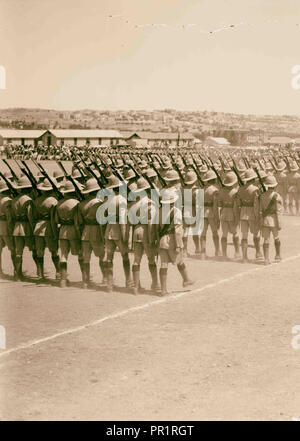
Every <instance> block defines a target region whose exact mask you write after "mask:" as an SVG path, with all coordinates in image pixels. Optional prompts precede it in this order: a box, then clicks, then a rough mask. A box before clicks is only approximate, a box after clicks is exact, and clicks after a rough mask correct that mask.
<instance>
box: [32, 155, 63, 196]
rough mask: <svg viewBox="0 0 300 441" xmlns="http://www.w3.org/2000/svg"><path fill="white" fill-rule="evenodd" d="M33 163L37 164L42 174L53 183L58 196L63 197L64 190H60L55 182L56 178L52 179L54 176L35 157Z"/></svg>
mask: <svg viewBox="0 0 300 441" xmlns="http://www.w3.org/2000/svg"><path fill="white" fill-rule="evenodd" d="M33 163H34V164H35V165H36V167H38V168H39V169H40V171H41V173H42V175H43V176H44V177H45V178H46V179H48V181H49V182H50V184H51V185H52V188H53V191H54V193H55V194H56V196H57V197H58V199H62V198H63V197H64V196H63V194H62V192H61V191H60V190H59V188H58V187H57V185H56V184H55V182H54V180H53V179H52V177H51V176H50V175H48V173H47V172H46V170H45V168H44V167H43V166H42V164H39V163H38V162H36V161H35V160H34V159H33Z"/></svg>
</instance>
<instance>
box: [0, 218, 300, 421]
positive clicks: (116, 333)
mask: <svg viewBox="0 0 300 441" xmlns="http://www.w3.org/2000/svg"><path fill="white" fill-rule="evenodd" d="M299 228H300V217H297V216H284V217H283V230H282V255H283V261H282V262H281V263H279V264H275V263H273V264H272V265H269V266H264V265H263V264H257V262H255V261H254V260H253V261H251V262H250V263H249V264H241V263H240V262H236V261H233V260H231V261H229V262H221V261H217V260H215V258H211V259H208V260H206V261H204V262H202V261H199V260H197V259H196V258H195V257H193V256H191V257H190V258H188V259H187V260H186V262H187V265H188V267H189V270H190V273H191V274H192V275H193V277H194V278H195V279H197V282H196V283H195V285H194V286H193V287H192V290H190V291H185V290H184V289H183V288H181V282H180V275H179V273H178V271H177V269H176V267H173V268H171V269H170V273H169V274H170V275H169V282H168V283H169V288H170V291H171V293H170V295H169V296H167V297H163V298H161V297H157V296H154V295H153V294H151V293H150V292H149V291H147V289H149V287H150V283H151V282H150V275H149V271H148V267H147V263H146V260H143V263H142V271H141V273H142V286H143V287H144V288H145V291H144V293H143V294H141V295H138V296H133V295H132V294H131V293H130V292H128V291H127V290H126V289H125V288H123V286H124V274H123V270H121V268H122V265H121V258H120V256H119V255H118V256H117V262H116V263H115V285H116V287H115V290H114V292H113V293H110V294H109V293H107V292H105V289H104V288H101V286H99V284H100V272H99V270H98V268H97V262H96V259H94V260H93V265H92V266H93V268H92V271H91V274H93V281H94V282H95V288H93V289H89V290H82V289H80V283H79V282H80V271H79V267H78V263H77V261H76V259H75V258H73V260H72V261H71V262H72V263H71V264H70V265H69V268H70V269H69V279H70V285H69V286H68V287H67V288H65V289H60V288H59V287H58V286H57V285H56V284H55V280H54V272H53V265H52V264H51V261H50V258H49V255H47V259H46V261H47V263H46V267H47V275H48V277H49V279H50V283H49V284H43V285H37V284H36V282H35V281H34V277H32V280H31V279H29V281H28V282H13V281H12V280H11V279H10V278H9V277H7V278H5V279H2V280H1V282H0V314H1V315H0V324H1V325H2V326H4V327H5V330H6V349H2V350H1V352H0V372H1V374H0V390H1V401H0V416H1V419H3V420H45V419H51V420H56V419H58V420H67V419H71V420H94V419H96V420H145V419H154V420H176V419H178V420H180V419H183V420H203V419H208V420H223V419H226V420H233V419H239V420H250V419H253V420H263V419H266V420H293V419H297V418H300V381H299V368H300V349H299V350H297V349H295V348H293V346H292V339H293V338H294V337H295V335H293V333H292V328H293V327H294V326H296V325H298V324H300V307H299V266H300V236H299ZM211 242H212V240H211V237H210V236H209V237H208V243H209V244H211ZM272 246H273V244H272ZM190 251H191V252H193V249H192V240H191V241H190ZM4 253H5V254H4V258H3V261H4V272H5V273H6V274H12V268H11V267H10V263H9V259H8V258H7V257H8V254H7V251H6V250H5V251H4ZM208 254H209V255H211V256H212V255H213V250H212V246H211V248H208ZM229 255H230V256H233V246H232V245H230V249H229ZM249 255H250V257H254V248H251V249H250V251H249ZM271 255H272V258H273V257H274V250H273V248H272V254H271ZM144 259H145V257H144ZM24 266H25V271H26V272H27V275H28V276H31V274H30V271H29V268H31V267H32V265H31V262H29V255H28V254H27V258H26V259H25V265H24ZM117 268H119V269H120V271H119V272H118V271H117ZM32 276H33V274H32Z"/></svg>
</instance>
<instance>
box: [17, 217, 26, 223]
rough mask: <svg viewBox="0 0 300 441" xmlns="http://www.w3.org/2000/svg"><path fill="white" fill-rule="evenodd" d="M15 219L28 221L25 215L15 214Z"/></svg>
mask: <svg viewBox="0 0 300 441" xmlns="http://www.w3.org/2000/svg"><path fill="white" fill-rule="evenodd" d="M16 221H18V222H28V219H27V217H26V216H16Z"/></svg>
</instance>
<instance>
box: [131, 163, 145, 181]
mask: <svg viewBox="0 0 300 441" xmlns="http://www.w3.org/2000/svg"><path fill="white" fill-rule="evenodd" d="M128 167H129V168H131V170H132V171H133V173H134V174H135V176H136V179H139V177H140V175H139V173H138V172H137V170H136V169H135V168H134V167H133V165H132V164H128ZM147 177H148V176H147Z"/></svg>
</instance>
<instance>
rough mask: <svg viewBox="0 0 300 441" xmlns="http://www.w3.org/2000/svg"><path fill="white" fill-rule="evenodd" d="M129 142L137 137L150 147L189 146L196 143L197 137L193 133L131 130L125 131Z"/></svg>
mask: <svg viewBox="0 0 300 441" xmlns="http://www.w3.org/2000/svg"><path fill="white" fill-rule="evenodd" d="M123 135H124V136H125V137H126V140H127V141H128V142H131V141H133V140H137V139H143V140H145V142H146V144H147V145H148V146H149V147H163V146H168V147H177V146H178V147H188V146H191V145H193V144H194V142H195V137H194V136H193V135H191V134H186V133H185V134H182V133H171V132H143V131H140V132H139V131H138V132H131V133H123Z"/></svg>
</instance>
